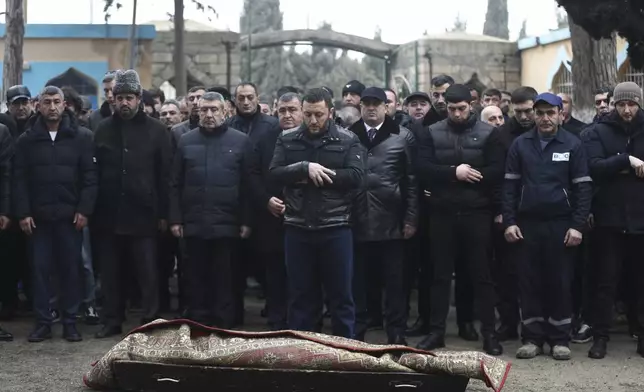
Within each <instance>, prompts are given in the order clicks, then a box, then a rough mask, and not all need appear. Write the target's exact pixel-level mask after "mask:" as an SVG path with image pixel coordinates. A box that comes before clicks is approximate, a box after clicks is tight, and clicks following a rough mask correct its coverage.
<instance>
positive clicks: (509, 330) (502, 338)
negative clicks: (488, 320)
mask: <svg viewBox="0 0 644 392" xmlns="http://www.w3.org/2000/svg"><path fill="white" fill-rule="evenodd" d="M496 338H497V339H498V341H499V342H507V341H508V340H518V339H519V332H518V331H517V327H510V326H507V325H503V324H501V326H500V327H499V328H498V329H497V330H496Z"/></svg>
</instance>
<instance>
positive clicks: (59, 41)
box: [0, 24, 156, 108]
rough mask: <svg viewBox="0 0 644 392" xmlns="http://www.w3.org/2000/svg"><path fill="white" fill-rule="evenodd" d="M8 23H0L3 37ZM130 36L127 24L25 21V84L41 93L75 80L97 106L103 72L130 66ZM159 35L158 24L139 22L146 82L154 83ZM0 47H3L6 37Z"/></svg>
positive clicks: (138, 62) (76, 86) (141, 67)
mask: <svg viewBox="0 0 644 392" xmlns="http://www.w3.org/2000/svg"><path fill="white" fill-rule="evenodd" d="M5 27H6V26H5V25H4V24H2V25H0V36H2V37H4V35H5ZM129 36H130V26H129V25H110V24H93V25H89V24H87V25H82V24H81V25H63V24H60V25H53V24H51V25H50V24H27V25H26V26H25V38H24V46H23V57H24V63H23V84H25V85H26V86H27V87H29V89H30V90H31V92H32V94H37V93H38V92H39V91H40V90H41V89H42V88H43V87H45V86H46V85H56V86H59V87H63V86H71V87H73V88H74V89H76V90H77V91H78V92H79V94H81V95H85V96H87V97H88V98H89V99H90V100H91V102H92V105H93V107H94V108H96V107H98V106H99V105H100V104H101V103H102V102H101V101H102V99H103V93H102V88H101V80H102V79H103V76H104V75H105V73H106V72H107V71H109V70H115V69H120V68H128V67H129V58H130V45H129ZM155 36H156V31H155V28H154V26H152V25H139V26H137V30H136V38H137V40H138V47H137V55H136V70H137V71H138V73H139V76H140V78H141V84H142V85H143V86H144V87H149V86H151V84H152V41H153V40H154V38H155ZM0 48H1V50H2V51H4V42H3V39H2V38H0ZM1 69H2V64H0V70H1ZM0 83H1V81H0ZM2 101H4V97H2Z"/></svg>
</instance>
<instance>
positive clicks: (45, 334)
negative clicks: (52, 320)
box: [27, 325, 51, 343]
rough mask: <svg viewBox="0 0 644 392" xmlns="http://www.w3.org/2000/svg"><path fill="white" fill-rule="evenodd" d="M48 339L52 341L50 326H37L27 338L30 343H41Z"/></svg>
mask: <svg viewBox="0 0 644 392" xmlns="http://www.w3.org/2000/svg"><path fill="white" fill-rule="evenodd" d="M47 339H51V327H50V326H48V325H36V328H35V329H34V330H33V331H32V332H31V333H30V334H29V337H28V338H27V340H28V341H29V342H30V343H40V342H44V341H45V340H47Z"/></svg>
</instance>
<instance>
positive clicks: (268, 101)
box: [258, 94, 271, 105]
mask: <svg viewBox="0 0 644 392" xmlns="http://www.w3.org/2000/svg"><path fill="white" fill-rule="evenodd" d="M258 100H259V103H264V104H266V105H270V104H271V99H270V97H269V96H268V95H266V94H262V95H260V96H259V98H258Z"/></svg>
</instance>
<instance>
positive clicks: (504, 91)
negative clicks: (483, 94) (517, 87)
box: [501, 90, 512, 98]
mask: <svg viewBox="0 0 644 392" xmlns="http://www.w3.org/2000/svg"><path fill="white" fill-rule="evenodd" d="M501 95H502V96H503V95H510V96H511V95H512V93H511V92H509V91H508V90H501ZM501 98H503V97H501Z"/></svg>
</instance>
